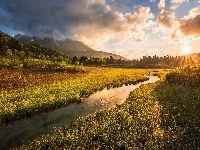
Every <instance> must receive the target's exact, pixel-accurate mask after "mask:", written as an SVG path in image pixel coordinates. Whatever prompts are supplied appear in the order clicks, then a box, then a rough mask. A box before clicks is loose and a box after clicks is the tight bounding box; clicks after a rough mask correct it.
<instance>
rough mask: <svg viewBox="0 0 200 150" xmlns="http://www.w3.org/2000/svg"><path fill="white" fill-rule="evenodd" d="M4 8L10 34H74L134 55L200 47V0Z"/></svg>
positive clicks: (100, 0) (1, 19) (0, 23)
mask: <svg viewBox="0 0 200 150" xmlns="http://www.w3.org/2000/svg"><path fill="white" fill-rule="evenodd" d="M0 8H1V12H0V30H1V31H2V32H4V33H6V34H9V35H11V36H13V35H16V34H22V35H23V34H25V35H29V36H39V37H54V38H58V39H59V38H60V39H62V38H69V39H72V40H77V41H81V42H83V43H84V44H86V45H87V46H89V47H91V48H92V49H94V50H97V51H104V52H107V53H113V54H117V55H120V56H122V57H125V58H128V59H130V60H132V59H139V58H142V57H143V56H155V55H156V56H158V57H163V56H166V55H171V56H181V55H187V54H192V53H198V52H199V49H198V43H199V42H200V24H199V22H200V15H199V14H200V1H199V0H170V1H165V0H145V1H140V0H137V1H133V0H127V1H121V0H89V1H86V0H82V1H79V0H68V1H64V0H59V1H57V2H53V1H52V2H51V1H48V4H47V3H46V2H45V1H43V2H40V1H38V3H34V2H32V1H25V2H24V1H22V0H20V1H18V2H15V1H13V2H11V1H4V2H3V4H2V5H1V6H0Z"/></svg>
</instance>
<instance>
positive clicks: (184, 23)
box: [179, 14, 200, 36]
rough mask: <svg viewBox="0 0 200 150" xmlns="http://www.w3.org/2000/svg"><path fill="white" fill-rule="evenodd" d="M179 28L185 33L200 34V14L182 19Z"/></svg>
mask: <svg viewBox="0 0 200 150" xmlns="http://www.w3.org/2000/svg"><path fill="white" fill-rule="evenodd" d="M179 29H180V30H181V32H182V33H183V34H184V35H194V36H200V15H199V14H198V15H196V16H195V17H193V18H188V19H181V20H180V27H179Z"/></svg>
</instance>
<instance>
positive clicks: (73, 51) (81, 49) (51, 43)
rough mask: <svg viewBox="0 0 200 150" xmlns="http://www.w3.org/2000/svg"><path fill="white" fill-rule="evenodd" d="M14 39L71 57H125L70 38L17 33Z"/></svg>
mask: <svg viewBox="0 0 200 150" xmlns="http://www.w3.org/2000/svg"><path fill="white" fill-rule="evenodd" d="M14 38H15V39H17V40H18V41H21V42H28V43H30V44H33V43H35V44H39V45H41V46H43V47H45V48H50V49H55V50H58V51H60V52H63V53H65V54H67V55H69V56H71V57H74V56H76V57H78V58H79V57H81V56H86V57H95V58H107V57H108V58H109V57H110V56H112V57H113V58H115V59H123V60H124V59H125V58H124V57H122V56H120V55H116V54H112V53H107V52H103V51H96V50H94V49H92V48H90V47H88V46H87V45H85V44H84V43H83V42H80V41H74V40H71V39H67V38H66V39H63V40H56V39H54V38H50V37H48V38H39V37H31V36H26V35H21V34H17V35H15V36H14Z"/></svg>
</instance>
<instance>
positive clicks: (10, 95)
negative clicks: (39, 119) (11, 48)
mask: <svg viewBox="0 0 200 150" xmlns="http://www.w3.org/2000/svg"><path fill="white" fill-rule="evenodd" d="M148 72H149V70H148V69H147V70H140V69H137V70H131V69H112V68H98V67H97V68H95V67H92V68H89V67H88V68H87V67H85V72H82V73H81V72H78V73H68V72H55V71H50V72H48V71H37V70H24V69H21V70H20V69H17V70H9V69H1V70H0V74H1V77H0V78H1V84H0V91H1V95H0V101H1V106H0V124H8V123H9V122H13V121H15V120H18V119H21V118H30V117H31V116H34V115H36V114H40V113H42V112H48V111H51V110H54V109H56V108H60V107H63V106H66V105H69V104H70V103H73V102H76V101H79V100H80V99H82V97H87V96H89V95H91V94H92V93H94V92H96V91H98V90H102V89H104V88H111V87H117V86H122V85H123V84H136V83H138V82H141V81H144V80H147V79H148V78H147V77H144V76H143V74H145V73H148Z"/></svg>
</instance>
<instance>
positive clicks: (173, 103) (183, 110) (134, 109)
mask: <svg viewBox="0 0 200 150" xmlns="http://www.w3.org/2000/svg"><path fill="white" fill-rule="evenodd" d="M160 76H162V75H160ZM199 97H200V89H199V88H191V87H190V86H183V85H179V84H172V83H168V82H167V81H164V78H162V80H160V81H159V82H157V83H154V84H149V85H143V86H141V87H140V88H139V89H136V90H134V91H133V92H132V93H131V94H130V95H129V98H128V99H127V101H126V102H125V103H124V104H122V105H121V106H116V107H115V108H112V109H107V110H103V111H99V112H96V113H95V114H93V115H90V116H88V117H85V118H80V119H79V120H78V121H77V122H74V123H72V124H70V125H67V126H65V127H61V128H57V129H56V130H55V131H54V132H53V133H51V134H49V135H45V136H43V138H40V139H38V140H36V141H33V142H32V143H30V144H29V145H27V146H22V147H20V148H19V149H90V148H92V149H113V148H114V149H199V148H200V144H199V141H200V129H199V127H200V115H199V114H200V110H199V109H198V107H199V106H200V101H199Z"/></svg>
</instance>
